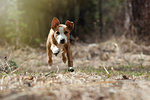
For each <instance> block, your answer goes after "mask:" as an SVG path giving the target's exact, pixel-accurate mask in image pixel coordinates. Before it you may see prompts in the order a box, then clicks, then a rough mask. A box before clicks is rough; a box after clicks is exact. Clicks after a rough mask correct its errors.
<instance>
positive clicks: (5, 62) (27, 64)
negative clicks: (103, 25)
mask: <svg viewBox="0 0 150 100" xmlns="http://www.w3.org/2000/svg"><path fill="white" fill-rule="evenodd" d="M72 51H73V57H74V67H75V72H72V73H71V72H68V71H67V67H66V66H67V65H66V64H63V62H62V60H61V56H60V55H58V56H57V57H55V56H54V57H53V59H54V60H53V66H51V67H49V66H48V64H47V55H46V52H45V47H44V46H43V47H42V46H41V47H40V48H36V49H35V48H31V47H24V48H19V49H15V48H13V47H11V46H1V48H0V100H50V99H52V100H150V95H149V94H150V47H148V46H143V45H137V44H135V43H134V42H133V41H130V40H128V41H127V40H123V41H122V42H118V41H116V40H111V41H106V42H104V43H100V44H98V43H94V44H81V43H76V44H74V45H72Z"/></svg>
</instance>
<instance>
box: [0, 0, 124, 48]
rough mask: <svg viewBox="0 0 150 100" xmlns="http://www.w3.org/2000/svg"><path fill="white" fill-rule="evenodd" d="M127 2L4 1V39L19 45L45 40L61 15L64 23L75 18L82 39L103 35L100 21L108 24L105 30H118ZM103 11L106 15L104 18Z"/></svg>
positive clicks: (0, 0) (0, 1) (1, 0)
mask: <svg viewBox="0 0 150 100" xmlns="http://www.w3.org/2000/svg"><path fill="white" fill-rule="evenodd" d="M124 2H125V0H115V1H114V0H113V1H112V0H103V1H102V7H101V9H99V6H101V5H100V4H99V0H82V1H81V0H71V1H70V0H63V2H62V0H40V1H38V2H37V0H30V1H28V0H0V6H1V7H2V8H3V9H1V10H0V14H1V16H0V27H1V30H0V42H1V43H5V42H4V40H7V42H8V43H11V44H14V45H16V46H20V45H22V44H29V45H33V46H34V45H40V44H41V43H45V41H46V38H47V35H48V33H49V29H50V24H51V20H52V18H53V17H58V18H59V19H60V21H61V23H65V21H66V20H67V19H68V20H71V21H73V22H74V23H75V29H74V31H73V32H72V34H73V36H75V37H80V38H81V39H82V41H87V40H86V39H85V36H93V34H95V35H96V34H97V35H98V34H99V36H100V34H102V33H99V27H101V25H100V23H102V24H104V32H105V33H108V32H110V31H111V30H114V31H116V33H117V30H116V28H115V27H114V25H115V23H116V22H118V21H119V19H118V20H117V21H116V20H115V19H116V17H119V18H122V17H123V13H124V11H123V8H124ZM118 9H119V10H118ZM99 13H101V14H102V15H103V21H102V20H100V19H101V18H100V15H99ZM116 13H117V15H116ZM123 18H124V17H123ZM121 20H122V19H121ZM116 25H121V23H120V24H116ZM106 28H107V29H106ZM108 29H109V30H108ZM113 34H115V33H114V32H113Z"/></svg>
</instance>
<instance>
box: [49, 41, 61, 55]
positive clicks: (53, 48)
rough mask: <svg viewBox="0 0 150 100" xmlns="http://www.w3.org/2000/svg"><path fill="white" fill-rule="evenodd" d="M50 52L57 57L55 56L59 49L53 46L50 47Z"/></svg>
mask: <svg viewBox="0 0 150 100" xmlns="http://www.w3.org/2000/svg"><path fill="white" fill-rule="evenodd" d="M51 50H52V52H53V54H54V55H55V56H57V54H58V53H59V48H58V47H57V46H56V45H55V44H52V45H51Z"/></svg>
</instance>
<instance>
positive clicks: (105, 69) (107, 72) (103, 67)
mask: <svg viewBox="0 0 150 100" xmlns="http://www.w3.org/2000/svg"><path fill="white" fill-rule="evenodd" d="M103 68H104V70H105V71H106V73H107V74H109V72H108V70H107V69H106V67H105V66H103Z"/></svg>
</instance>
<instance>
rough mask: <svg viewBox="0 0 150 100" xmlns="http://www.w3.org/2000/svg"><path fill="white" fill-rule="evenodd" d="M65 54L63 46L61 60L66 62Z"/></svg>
mask: <svg viewBox="0 0 150 100" xmlns="http://www.w3.org/2000/svg"><path fill="white" fill-rule="evenodd" d="M65 54H66V48H63V53H62V60H63V62H64V63H66V60H67V59H66V55H65Z"/></svg>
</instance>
